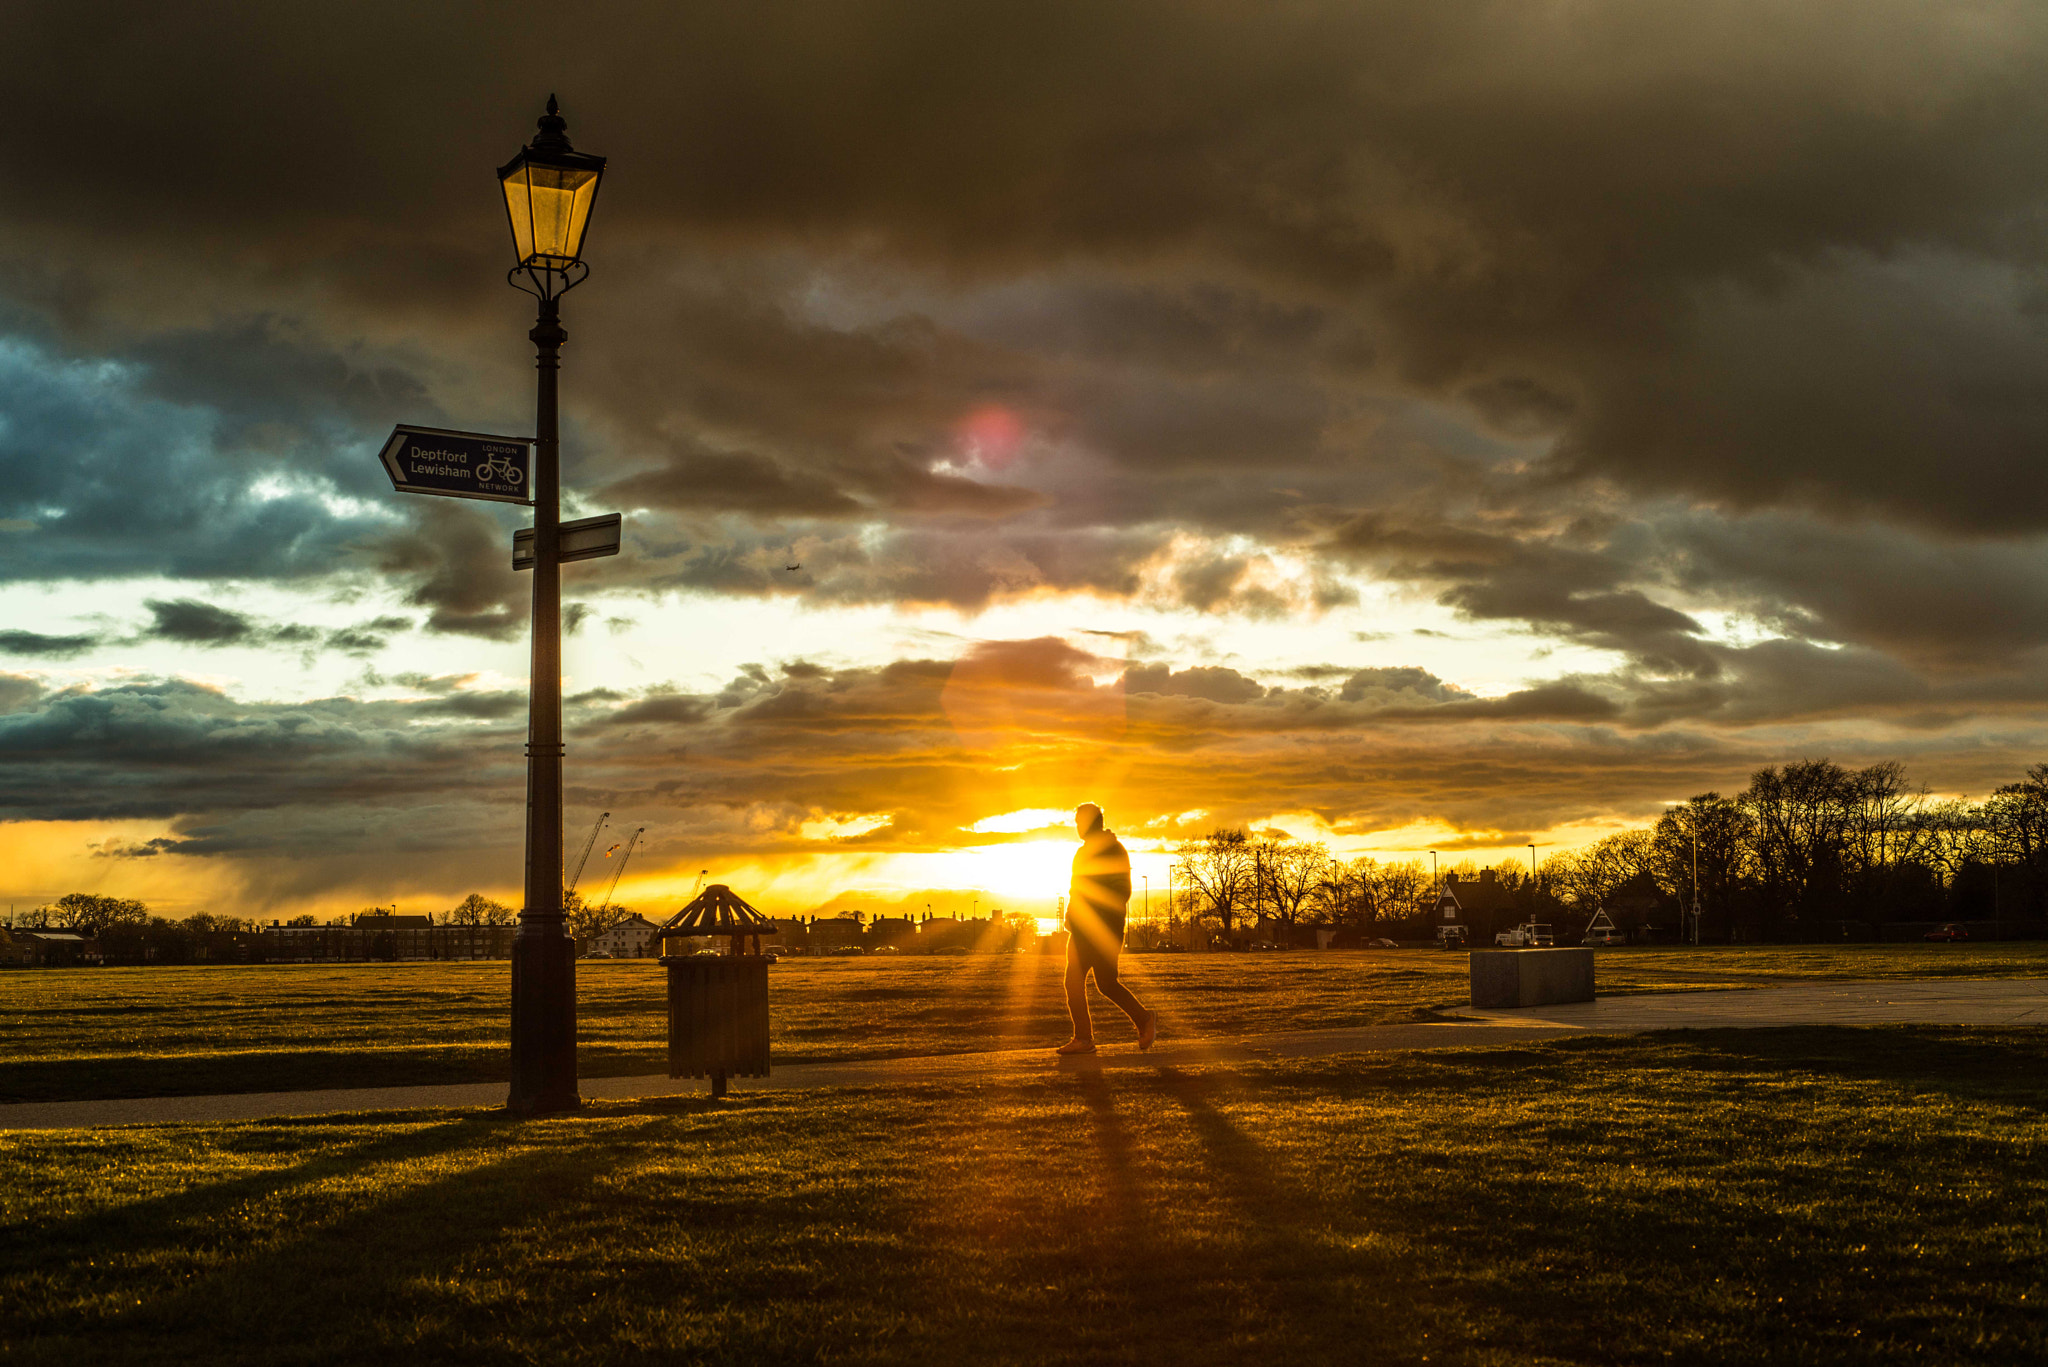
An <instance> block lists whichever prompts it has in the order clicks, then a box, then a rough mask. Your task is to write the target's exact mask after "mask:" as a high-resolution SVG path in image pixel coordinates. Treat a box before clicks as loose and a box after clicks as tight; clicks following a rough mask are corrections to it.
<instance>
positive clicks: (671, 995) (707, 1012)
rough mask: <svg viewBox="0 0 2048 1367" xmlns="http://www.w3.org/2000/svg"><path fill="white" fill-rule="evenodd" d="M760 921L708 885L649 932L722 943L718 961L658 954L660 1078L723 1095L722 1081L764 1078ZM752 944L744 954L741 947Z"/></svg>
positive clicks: (768, 928) (767, 930)
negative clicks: (664, 1031)
mask: <svg viewBox="0 0 2048 1367" xmlns="http://www.w3.org/2000/svg"><path fill="white" fill-rule="evenodd" d="M773 934H775V927H774V926H773V925H771V924H770V923H769V921H768V918H767V917H765V916H763V915H762V914H761V913H760V912H758V911H756V910H754V908H752V907H750V906H748V905H747V904H746V903H745V902H744V901H742V900H741V899H740V898H739V897H738V896H736V895H735V894H734V893H733V891H732V889H731V888H728V887H727V886H725V884H723V883H713V884H712V885H711V886H710V887H708V888H706V889H704V891H703V893H702V895H700V896H699V897H698V898H697V899H696V900H695V901H693V902H691V903H690V904H689V905H688V906H686V907H684V908H683V909H682V910H681V911H679V912H677V913H676V914H675V915H674V916H673V917H671V918H670V919H669V921H668V923H667V924H666V925H664V926H662V927H661V929H660V930H658V931H656V932H655V935H656V938H657V939H659V940H660V941H661V942H662V945H663V948H664V949H665V948H666V947H667V943H668V941H669V940H671V939H677V938H686V937H697V936H706V935H708V936H722V937H726V938H728V940H729V943H730V952H728V953H723V954H707V953H692V954H663V955H662V958H661V963H662V966H663V967H664V968H665V969H667V971H668V1075H669V1076H670V1077H708V1078H710V1079H711V1095H713V1096H724V1095H725V1082H726V1079H727V1078H729V1077H767V1076H768V965H769V964H770V963H771V962H773V961H772V960H771V959H769V957H768V956H767V955H765V954H763V953H761V937H762V936H763V935H773ZM749 941H752V944H751V950H752V952H751V953H749V952H748V950H749V948H750V946H749V944H748V942H749Z"/></svg>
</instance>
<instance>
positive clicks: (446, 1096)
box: [0, 978, 2048, 1130]
mask: <svg viewBox="0 0 2048 1367" xmlns="http://www.w3.org/2000/svg"><path fill="white" fill-rule="evenodd" d="M1455 1016H1456V1019H1453V1020H1446V1021H1426V1022H1417V1023H1414V1024H1409V1025H1368V1026H1357V1027H1352V1028H1349V1029H1342V1030H1293V1031H1283V1032H1277V1033H1270V1034H1261V1035H1246V1036H1241V1037H1239V1038H1236V1039H1229V1040H1225V1039H1191V1040H1182V1041H1175V1040H1165V1041H1162V1042H1161V1043H1160V1044H1159V1045H1158V1046H1157V1047H1155V1048H1154V1049H1153V1050H1152V1051H1151V1052H1150V1053H1145V1054H1140V1053H1138V1052H1137V1051H1136V1050H1135V1049H1133V1048H1131V1047H1130V1046H1129V1045H1112V1046H1109V1047H1107V1048H1106V1049H1105V1051H1104V1052H1102V1053H1100V1054H1095V1055H1092V1056H1089V1057H1087V1058H1081V1059H1066V1060H1058V1061H1055V1060H1053V1059H1052V1058H1050V1057H1049V1055H1048V1051H1046V1050H1044V1049H1009V1050H1003V1051H1000V1052H995V1053H981V1054H940V1055H933V1056H927V1057H922V1058H899V1059H873V1060H863V1061H860V1062H850V1063H808V1064H790V1065H787V1066H783V1067H778V1068H777V1069H776V1070H775V1072H774V1074H773V1075H772V1076H769V1077H765V1078H734V1079H733V1080H732V1083H731V1086H732V1089H733V1090H734V1091H747V1092H760V1091H783V1090H788V1089H791V1088H806V1087H878V1086H904V1085H915V1084H917V1083H926V1082H935V1083H951V1084H957V1083H961V1082H976V1081H1002V1082H1014V1081H1017V1080H1019V1079H1020V1078H1026V1077H1030V1076H1034V1075H1035V1076H1043V1075H1044V1074H1046V1073H1047V1072H1048V1071H1052V1070H1055V1069H1057V1070H1058V1071H1061V1072H1075V1071H1084V1070H1102V1069H1110V1070H1122V1069H1132V1068H1161V1067H1170V1066H1174V1065H1192V1064H1209V1063H1242V1062H1255V1061H1261V1060H1269V1059H1282V1058H1322V1057H1327V1056H1329V1055H1332V1054H1353V1053H1382V1052H1390V1051H1397V1050H1410V1049H1469V1048H1474V1047H1479V1046H1485V1045H1500V1044H1521V1043H1527V1042H1529V1041H1532V1040H1545V1039H1559V1038H1564V1037H1568V1036H1572V1035H1583V1034H1635V1033H1638V1032H1641V1031H1646V1030H1684V1029H1725V1028H1755V1027H1768V1026H1786V1025H1896V1024H1923V1025H2048V978H1996V979H1994V978H1971V979H1958V980H1953V981H1947V982H1822V983H1798V984H1792V985H1788V986H1784V987H1762V988H1743V989H1732V990H1728V991H1715V992H1671V993H1644V994H1640V995H1628V996H1615V997H1602V998H1600V999H1599V1000H1597V1001H1591V1002H1579V1003H1574V1004H1572V1005H1569V1006H1539V1007H1524V1008H1521V1009H1519V1010H1505V1011H1480V1010H1471V1009H1460V1010H1459V1011H1457V1012H1456V1013H1455ZM580 1086H581V1090H582V1093H583V1096H584V1099H585V1100H590V1101H614V1100H632V1099H635V1098H641V1097H655V1096H674V1095H683V1094H688V1095H702V1094H703V1093H704V1092H705V1090H706V1086H707V1084H706V1083H705V1082H704V1081H703V1080H702V1079H698V1078H681V1079H677V1078H668V1077H664V1076H661V1075H660V1074H649V1075H645V1076H639V1077H587V1078H584V1079H582V1081H581V1083H580ZM504 1102H505V1084H504V1083H502V1082H472V1083H458V1084H450V1085H439V1086H431V1087H361V1088H350V1089H346V1090H333V1091H310V1092H242V1093H234V1094H229V1095H223V1096H175V1097H137V1098H132V1099H125V1100H118V1101H50V1102H23V1103H17V1104H14V1105H0V1130H48V1129H72V1128H79V1127H99V1126H105V1125H164V1124H213V1123H217V1122H221V1121H236V1120H264V1119H272V1118H276V1117H281V1116H309V1115H331V1114H338V1113H345V1112H380V1111H401V1110H415V1109H422V1108H435V1109H447V1108H463V1107H485V1106H489V1107H496V1106H502V1105H503V1104H504Z"/></svg>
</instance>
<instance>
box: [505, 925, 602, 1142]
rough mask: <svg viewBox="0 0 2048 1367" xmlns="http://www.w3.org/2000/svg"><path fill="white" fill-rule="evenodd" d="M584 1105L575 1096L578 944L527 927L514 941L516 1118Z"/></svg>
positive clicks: (552, 929) (557, 931)
mask: <svg viewBox="0 0 2048 1367" xmlns="http://www.w3.org/2000/svg"><path fill="white" fill-rule="evenodd" d="M582 1105H583V1098H582V1097H581V1096H580V1095H578V1094H577V1091H576V941H575V939H574V938H573V937H572V936H570V935H568V934H566V933H564V932H563V930H562V929H561V927H560V926H559V925H554V926H537V925H524V924H522V925H521V926H520V927H519V933H518V935H516V936H515V937H513V940H512V1092H511V1095H510V1096H508V1097H507V1098H506V1099H505V1109H506V1110H507V1111H510V1112H511V1113H512V1114H513V1115H516V1116H521V1117H525V1116H536V1115H554V1114H557V1113H559V1112H562V1111H573V1110H577V1109H579V1108H580V1107H581V1106H582Z"/></svg>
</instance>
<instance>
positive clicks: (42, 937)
mask: <svg viewBox="0 0 2048 1367" xmlns="http://www.w3.org/2000/svg"><path fill="white" fill-rule="evenodd" d="M99 961H100V946H99V941H97V940H95V939H93V938H92V937H91V936H89V935H80V934H79V933H78V932H77V931H73V930H45V929H37V930H13V931H7V930H0V967H8V968H73V967H77V966H79V965H83V964H96V963H98V962H99Z"/></svg>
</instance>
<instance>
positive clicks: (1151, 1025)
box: [1138, 1011, 1159, 1054]
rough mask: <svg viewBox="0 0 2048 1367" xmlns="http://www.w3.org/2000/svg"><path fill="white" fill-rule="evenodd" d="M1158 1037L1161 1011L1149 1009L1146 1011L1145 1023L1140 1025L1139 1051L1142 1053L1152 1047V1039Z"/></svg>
mask: <svg viewBox="0 0 2048 1367" xmlns="http://www.w3.org/2000/svg"><path fill="white" fill-rule="evenodd" d="M1157 1038H1159V1013H1158V1012H1157V1011H1147V1012H1146V1013H1145V1023H1144V1024H1143V1025H1141V1026H1139V1027H1138V1052H1139V1053H1141V1054H1142V1053H1143V1052H1145V1051H1146V1050H1147V1049H1150V1048H1151V1047H1152V1041H1153V1040H1155V1039H1157Z"/></svg>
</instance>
